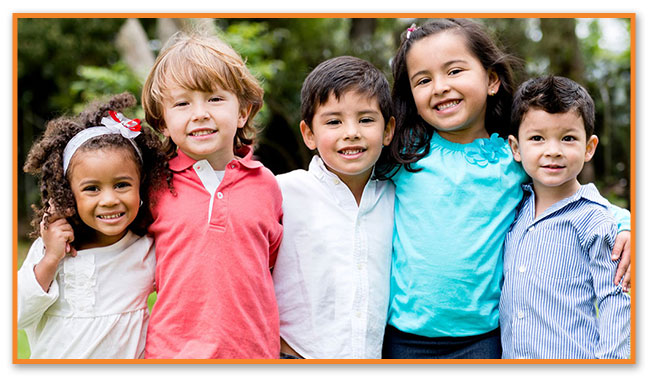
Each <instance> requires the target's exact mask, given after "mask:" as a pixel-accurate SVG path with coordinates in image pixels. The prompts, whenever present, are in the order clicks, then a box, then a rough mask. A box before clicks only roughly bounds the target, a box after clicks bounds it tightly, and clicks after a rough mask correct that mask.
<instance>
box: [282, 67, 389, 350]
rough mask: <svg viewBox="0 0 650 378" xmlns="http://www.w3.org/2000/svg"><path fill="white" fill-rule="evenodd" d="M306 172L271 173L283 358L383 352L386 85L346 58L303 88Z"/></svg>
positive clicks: (386, 286)
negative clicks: (380, 175) (278, 219)
mask: <svg viewBox="0 0 650 378" xmlns="http://www.w3.org/2000/svg"><path fill="white" fill-rule="evenodd" d="M301 103H302V106H301V108H302V109H301V111H302V121H301V123H300V130H301V133H302V136H303V140H304V142H305V144H306V145H307V146H308V147H309V148H310V149H311V150H317V151H318V156H314V158H313V159H312V161H311V163H310V165H309V170H308V171H304V170H296V171H293V172H290V173H287V174H283V175H279V176H278V177H277V179H278V183H279V184H280V188H281V190H282V195H283V204H282V208H283V213H284V218H283V225H284V237H283V240H282V243H281V244H280V250H279V252H278V257H277V261H276V264H275V267H274V271H273V281H274V284H275V293H276V297H277V301H278V308H279V311H280V336H281V342H282V346H281V351H282V355H283V357H284V358H296V357H298V358H300V357H302V358H381V345H382V340H383V333H384V327H385V325H386V314H387V308H388V296H389V291H390V287H389V286H390V285H389V283H390V264H391V259H390V257H391V251H392V234H393V206H394V194H395V188H394V186H393V184H392V182H390V181H378V180H376V179H374V178H373V177H372V173H373V169H374V166H375V163H376V162H377V161H378V159H379V158H380V155H381V152H382V147H383V146H386V145H388V144H389V143H390V140H391V139H392V135H393V130H394V125H395V120H394V118H393V117H392V116H391V100H390V90H389V86H388V82H387V80H386V78H385V77H384V75H383V74H382V73H381V71H379V70H378V69H377V68H375V67H374V66H373V65H372V64H370V63H368V62H366V61H364V60H362V59H358V58H354V57H349V56H342V57H337V58H334V59H330V60H327V61H325V62H323V63H321V64H320V65H318V66H317V67H316V68H315V69H314V70H313V71H312V72H311V73H310V74H309V75H308V76H307V78H306V79H305V82H304V83H303V87H302V92H301Z"/></svg>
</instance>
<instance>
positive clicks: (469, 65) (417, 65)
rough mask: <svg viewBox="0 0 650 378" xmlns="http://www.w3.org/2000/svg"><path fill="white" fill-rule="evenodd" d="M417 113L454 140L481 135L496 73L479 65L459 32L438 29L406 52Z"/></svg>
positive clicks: (494, 87)
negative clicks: (439, 30) (488, 97)
mask: <svg viewBox="0 0 650 378" xmlns="http://www.w3.org/2000/svg"><path fill="white" fill-rule="evenodd" d="M406 66H407V70H408V78H409V83H410V85H411V93H412V94H413V100H414V101H415V106H416V108H417V111H418V114H419V115H420V117H422V119H423V120H424V121H426V122H427V123H428V124H429V125H431V126H433V127H435V128H436V130H438V132H439V133H440V135H441V136H443V137H445V138H446V139H449V140H451V141H453V142H457V143H468V142H471V141H472V140H474V139H476V138H477V137H486V136H487V132H486V131H485V112H486V104H487V96H488V95H489V94H491V93H492V92H494V93H496V92H497V91H498V89H499V84H500V81H499V77H498V75H497V74H496V73H494V72H492V71H487V70H486V69H485V68H483V65H482V64H481V62H480V61H479V60H478V58H476V56H474V54H473V53H472V52H471V51H470V50H469V49H468V47H467V41H466V40H465V37H463V36H462V35H460V34H458V33H456V32H453V31H442V32H439V33H436V34H432V35H430V36H427V37H425V38H422V39H420V40H418V41H416V42H414V43H413V45H412V46H411V47H410V50H409V51H408V53H407V55H406Z"/></svg>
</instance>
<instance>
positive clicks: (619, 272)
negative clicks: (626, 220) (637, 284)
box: [612, 231, 632, 292]
mask: <svg viewBox="0 0 650 378" xmlns="http://www.w3.org/2000/svg"><path fill="white" fill-rule="evenodd" d="M630 235H631V234H630V231H621V232H619V233H618V235H616V241H615V242H614V248H613V249H612V261H614V260H618V259H619V258H620V259H621V261H620V262H619V263H618V268H617V269H616V275H615V276H614V284H615V285H618V283H619V282H620V281H621V278H622V279H623V282H622V284H621V287H622V288H623V291H625V292H628V291H629V290H630V281H631V279H632V277H631V269H630V267H631V265H630V259H631V256H630V255H631V253H632V252H631V250H632V247H631V244H632V243H630ZM623 275H625V276H623Z"/></svg>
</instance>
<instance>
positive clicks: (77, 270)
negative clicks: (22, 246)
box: [18, 93, 167, 358]
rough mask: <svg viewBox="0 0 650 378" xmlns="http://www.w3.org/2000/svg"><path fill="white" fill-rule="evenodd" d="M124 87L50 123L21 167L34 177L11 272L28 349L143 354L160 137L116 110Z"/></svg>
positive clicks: (160, 177) (160, 173)
mask: <svg viewBox="0 0 650 378" xmlns="http://www.w3.org/2000/svg"><path fill="white" fill-rule="evenodd" d="M135 103H136V100H135V98H134V97H133V95H131V94H128V93H123V94H121V95H117V96H114V97H113V98H111V99H110V101H108V102H107V103H103V104H102V103H96V104H93V105H91V106H89V108H88V109H87V110H86V111H84V112H82V113H81V114H80V115H78V116H76V117H61V118H57V119H54V120H52V121H50V122H48V124H47V127H46V130H45V134H44V135H43V137H42V138H41V139H40V140H39V141H37V142H36V143H35V144H34V145H33V146H32V148H31V150H30V152H29V154H28V156H27V161H26V163H25V166H24V170H25V172H27V173H31V174H34V175H37V176H38V177H39V180H40V192H41V203H40V206H33V208H34V210H35V216H34V219H33V221H32V225H33V226H34V227H35V232H34V236H38V238H37V239H36V240H35V241H34V243H33V244H32V246H31V248H30V250H29V253H28V255H27V257H26V259H25V261H24V263H23V265H22V267H21V269H20V270H19V272H18V327H19V328H24V329H25V331H26V333H27V338H28V340H29V345H30V348H31V358H142V357H143V354H144V346H145V338H146V329H147V323H148V320H149V315H148V308H147V297H148V295H149V294H150V293H151V292H152V291H153V288H154V269H155V258H154V253H153V240H152V239H151V238H150V237H148V236H146V229H147V226H148V224H149V223H150V221H151V213H150V211H149V206H150V197H149V189H150V187H151V186H152V185H157V184H164V179H165V172H167V169H166V166H165V159H164V155H163V153H162V152H161V149H160V141H159V138H158V137H157V136H156V135H155V133H154V132H153V131H152V130H151V129H148V128H145V127H141V125H140V121H139V120H137V119H136V120H129V119H128V118H126V117H124V116H123V115H122V114H121V113H117V112H119V111H121V110H123V109H125V108H128V107H130V106H133V105H135Z"/></svg>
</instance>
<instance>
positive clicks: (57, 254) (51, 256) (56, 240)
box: [41, 216, 77, 264]
mask: <svg viewBox="0 0 650 378" xmlns="http://www.w3.org/2000/svg"><path fill="white" fill-rule="evenodd" d="M45 222H46V220H45V219H43V220H42V221H41V237H42V238H43V244H45V256H44V257H43V259H44V260H45V259H47V260H49V261H48V262H50V263H53V264H58V263H59V261H61V260H63V258H64V257H65V256H66V254H70V255H72V256H76V255H77V251H76V250H75V249H74V248H73V247H72V246H71V245H70V243H72V241H74V232H73V230H72V226H71V225H70V223H68V221H67V220H66V219H65V218H63V217H59V216H50V218H49V219H48V220H47V226H46V225H45Z"/></svg>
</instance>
